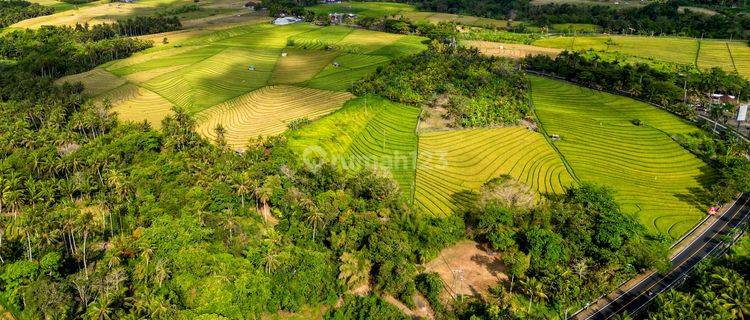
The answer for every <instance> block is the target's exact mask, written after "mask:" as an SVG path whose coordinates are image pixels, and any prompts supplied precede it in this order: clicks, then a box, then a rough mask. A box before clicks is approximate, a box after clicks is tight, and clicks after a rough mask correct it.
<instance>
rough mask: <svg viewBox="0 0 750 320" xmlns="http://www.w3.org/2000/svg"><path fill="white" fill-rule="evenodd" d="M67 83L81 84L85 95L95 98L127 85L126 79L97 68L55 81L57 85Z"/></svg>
mask: <svg viewBox="0 0 750 320" xmlns="http://www.w3.org/2000/svg"><path fill="white" fill-rule="evenodd" d="M65 82H69V83H76V82H80V83H82V84H83V88H84V90H83V93H84V94H86V95H88V96H95V95H99V94H102V93H104V92H107V91H109V90H112V89H114V88H117V87H119V86H121V85H123V84H125V79H122V78H120V77H118V76H116V75H113V74H111V73H109V72H107V71H106V70H104V69H101V68H96V69H93V70H90V71H86V72H84V73H79V74H74V75H70V76H66V77H62V78H60V79H58V80H57V81H55V83H57V84H62V83H65Z"/></svg>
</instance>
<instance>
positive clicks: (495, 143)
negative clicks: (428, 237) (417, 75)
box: [414, 127, 573, 215]
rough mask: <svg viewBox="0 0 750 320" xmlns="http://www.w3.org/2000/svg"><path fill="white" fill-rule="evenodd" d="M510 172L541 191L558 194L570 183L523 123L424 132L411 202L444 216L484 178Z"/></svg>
mask: <svg viewBox="0 0 750 320" xmlns="http://www.w3.org/2000/svg"><path fill="white" fill-rule="evenodd" d="M504 174H509V175H511V176H513V177H514V178H515V179H517V180H518V181H520V182H523V183H525V184H527V185H529V186H530V187H531V188H532V189H533V190H535V191H537V192H539V193H543V194H544V193H561V192H564V190H565V188H566V187H569V186H571V185H572V183H573V179H572V178H571V176H570V175H569V174H568V172H567V171H566V169H565V166H564V165H563V162H562V161H561V160H560V157H559V156H558V155H557V154H555V152H554V150H553V149H552V148H551V147H550V145H549V144H547V142H545V139H544V136H542V135H541V134H539V133H537V132H533V131H530V130H528V129H526V128H521V127H510V128H486V129H469V130H453V131H437V132H427V133H423V134H421V135H420V137H419V159H418V161H417V181H416V191H415V194H414V202H415V204H417V205H418V206H419V207H421V208H422V209H424V210H425V211H427V212H430V213H431V214H435V215H447V214H450V213H452V212H461V211H462V210H463V208H465V207H466V206H468V205H470V204H471V201H472V200H473V199H474V198H475V195H476V191H477V190H479V188H480V187H481V186H482V185H483V184H484V183H485V182H487V181H488V180H490V179H492V178H496V177H499V176H501V175H504Z"/></svg>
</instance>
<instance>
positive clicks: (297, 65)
mask: <svg viewBox="0 0 750 320" xmlns="http://www.w3.org/2000/svg"><path fill="white" fill-rule="evenodd" d="M284 51H285V52H286V54H287V56H285V57H283V56H282V57H280V58H279V60H278V63H277V64H276V68H275V69H274V71H273V76H271V83H272V84H293V83H300V82H305V81H308V80H310V79H312V78H313V77H314V76H315V75H316V74H317V73H319V72H321V70H323V69H324V68H325V67H326V66H328V65H330V64H331V62H332V61H333V60H334V58H336V56H338V53H337V52H335V51H312V50H299V49H285V50H284Z"/></svg>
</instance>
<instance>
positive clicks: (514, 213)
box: [462, 177, 669, 319]
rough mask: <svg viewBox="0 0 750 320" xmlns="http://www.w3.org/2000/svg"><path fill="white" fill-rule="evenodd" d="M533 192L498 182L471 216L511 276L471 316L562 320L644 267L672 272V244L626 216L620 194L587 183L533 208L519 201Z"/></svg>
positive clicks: (507, 180)
mask: <svg viewBox="0 0 750 320" xmlns="http://www.w3.org/2000/svg"><path fill="white" fill-rule="evenodd" d="M526 188H527V187H526V186H524V185H523V184H520V183H518V182H514V181H513V180H511V179H510V178H509V177H501V178H500V179H496V180H492V181H490V182H488V183H487V184H486V185H485V186H484V187H483V188H482V191H481V193H480V195H479V200H478V201H477V202H476V203H475V204H474V205H473V206H470V207H469V208H468V210H467V211H468V213H467V224H468V225H470V226H471V234H470V236H472V237H474V238H475V239H476V240H477V241H481V242H483V243H488V244H489V245H490V246H491V247H492V248H493V249H495V250H498V251H499V252H501V256H502V260H503V264H504V265H505V266H506V271H505V273H506V275H508V276H509V277H511V282H510V285H509V286H498V287H497V288H496V289H495V290H494V294H493V296H492V297H491V298H490V299H487V300H485V301H486V302H480V303H476V304H474V308H472V309H473V310H472V309H470V310H471V311H473V312H472V313H474V314H481V315H484V318H491V319H498V318H504V319H524V318H532V317H535V316H536V317H541V318H557V317H559V316H560V315H562V314H564V313H565V309H566V308H568V307H573V308H574V307H575V306H580V305H581V304H582V302H583V301H590V299H593V298H594V297H596V296H597V295H598V294H599V293H604V292H609V291H610V290H613V289H614V287H615V286H616V285H617V283H619V282H620V281H623V280H625V279H628V278H630V277H632V276H633V275H635V274H636V272H637V270H639V269H641V268H645V269H651V268H656V269H662V270H663V269H664V268H666V267H669V262H668V260H667V247H666V244H665V243H661V242H659V241H657V240H654V239H652V238H650V237H648V236H647V235H646V232H645V229H644V228H643V226H641V225H640V224H638V222H637V221H636V219H635V218H634V217H632V216H631V215H629V214H626V213H624V212H622V211H621V209H620V207H619V206H618V205H617V202H616V201H615V196H614V191H613V190H611V189H608V188H604V187H600V186H597V185H593V184H590V183H583V184H582V185H581V186H580V187H576V188H571V189H569V190H568V191H567V193H566V194H565V195H562V196H557V197H552V198H551V199H550V201H549V202H546V203H544V204H541V205H538V206H534V205H532V206H529V204H528V202H524V201H523V200H521V201H518V200H519V199H525V198H529V197H530V196H531V195H530V194H529V193H528V190H527V189H526ZM526 301H528V303H525V302H526ZM532 307H534V309H532ZM466 316H468V315H466ZM462 318H467V317H462Z"/></svg>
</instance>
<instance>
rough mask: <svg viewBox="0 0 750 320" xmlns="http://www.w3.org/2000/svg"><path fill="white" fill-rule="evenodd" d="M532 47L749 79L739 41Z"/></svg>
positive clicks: (543, 42) (569, 42) (640, 39)
mask: <svg viewBox="0 0 750 320" xmlns="http://www.w3.org/2000/svg"><path fill="white" fill-rule="evenodd" d="M534 45H536V46H540V47H548V48H560V49H567V50H571V51H578V50H588V49H593V50H596V51H602V52H610V53H612V52H620V53H623V54H625V55H629V56H633V57H636V58H642V59H647V60H654V61H664V62H670V63H678V64H686V65H696V66H698V67H699V68H703V69H705V68H712V67H719V68H722V69H724V70H726V71H729V72H732V71H737V72H738V73H739V74H741V75H743V76H744V77H746V78H750V47H748V46H747V44H746V43H745V42H739V41H732V42H730V41H725V40H709V39H707V40H700V39H693V38H678V37H645V36H604V35H602V36H584V37H548V38H544V39H540V40H537V41H535V42H534Z"/></svg>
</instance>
